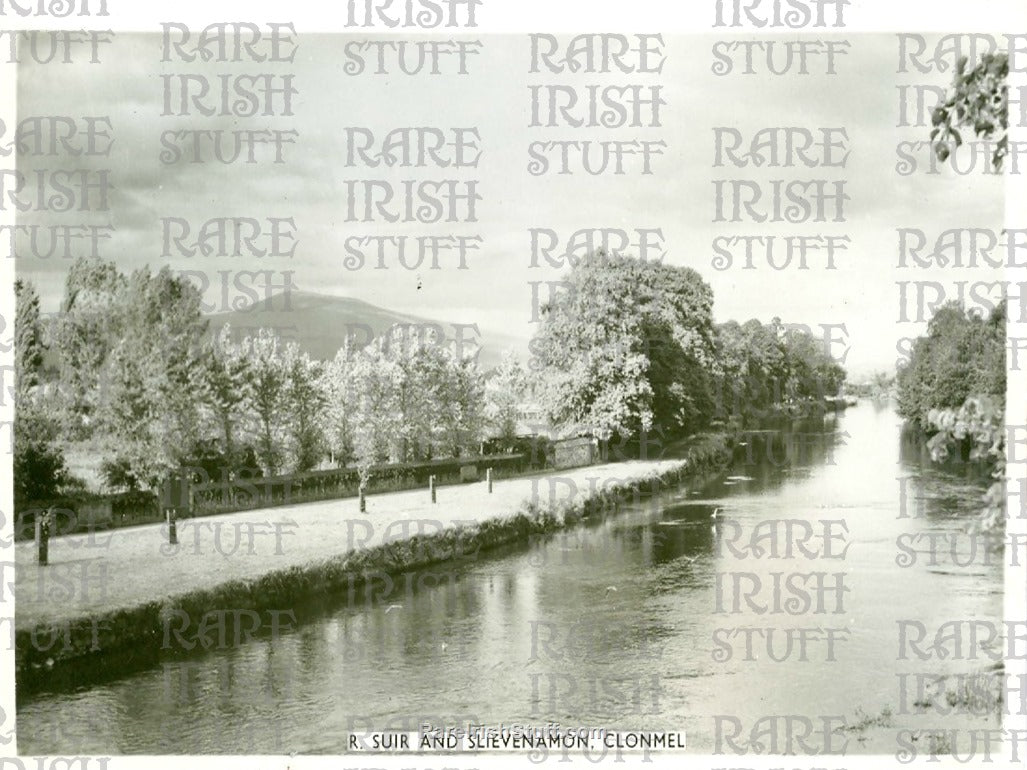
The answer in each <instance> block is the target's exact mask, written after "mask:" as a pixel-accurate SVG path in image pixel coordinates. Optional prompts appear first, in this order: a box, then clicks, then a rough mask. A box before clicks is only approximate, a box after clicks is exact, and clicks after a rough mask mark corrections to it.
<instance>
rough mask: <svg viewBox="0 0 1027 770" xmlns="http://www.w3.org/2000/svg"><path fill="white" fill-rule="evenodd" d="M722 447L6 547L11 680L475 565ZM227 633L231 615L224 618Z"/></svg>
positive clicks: (719, 443) (721, 452) (653, 485)
mask: <svg viewBox="0 0 1027 770" xmlns="http://www.w3.org/2000/svg"><path fill="white" fill-rule="evenodd" d="M729 446H730V445H729V441H728V440H727V439H726V438H725V437H723V436H709V437H704V438H702V439H700V440H699V441H697V442H696V443H695V445H693V446H692V447H691V448H690V449H689V450H688V451H687V452H686V453H685V454H684V456H683V458H682V459H678V460H653V461H629V462H621V463H611V464H606V465H598V466H588V467H584V468H577V469H574V470H570V471H563V472H560V473H548V474H539V475H536V476H532V477H521V478H517V479H511V480H505V481H498V482H496V483H495V485H494V492H493V493H492V494H489V493H488V490H487V486H486V484H485V482H478V483H475V484H468V485H463V486H459V487H443V488H440V489H439V490H438V496H437V503H436V504H432V503H431V501H430V497H429V493H428V490H426V489H424V490H416V491H411V492H397V493H391V494H383V495H377V496H371V497H369V498H368V499H367V511H366V513H360V511H359V508H358V502H357V500H355V499H347V500H334V501H326V502H320V503H309V504H305V505H298V506H289V507H282V508H275V509H264V510H258V511H249V512H245V513H235V514H226V515H222V516H211V517H204V518H202V519H191V520H184V521H182V522H180V523H179V528H178V545H177V546H172V545H169V543H168V533H167V529H166V527H164V526H162V525H147V526H140V527H132V528H126V529H121V530H116V531H113V532H104V533H95V534H92V535H71V536H66V537H61V538H56V539H55V540H53V541H52V542H51V547H50V566H47V567H40V566H39V565H37V564H36V563H35V545H34V544H33V543H24V544H20V545H18V546H17V547H16V553H15V558H16V565H17V581H16V585H15V598H16V615H15V635H16V659H17V667H18V671H19V674H21V673H24V672H26V671H35V672H40V671H46V670H48V669H50V668H51V667H53V666H56V665H58V664H60V663H61V662H64V661H68V660H71V659H75V658H82V657H85V656H100V657H106V656H108V655H110V654H111V653H115V652H118V651H121V650H125V651H138V650H139V648H140V647H154V648H157V649H160V648H161V646H162V645H163V644H164V642H165V640H166V636H167V633H166V632H167V630H168V627H169V622H170V621H171V620H175V621H176V622H177V621H178V620H180V619H182V618H189V619H192V622H193V623H194V624H195V623H198V622H199V619H200V618H203V617H204V616H205V615H206V614H209V613H214V612H218V611H226V612H227V611H230V612H234V613H240V612H243V613H246V612H263V611H287V608H289V607H292V606H294V605H295V604H296V603H298V602H300V601H302V600H304V599H305V598H309V597H316V596H319V595H325V594H328V593H332V592H341V591H353V590H354V589H355V588H356V587H359V586H361V585H363V584H366V583H368V582H369V581H373V580H374V579H376V578H377V577H380V576H382V575H389V574H396V573H401V572H406V571H410V570H414V569H418V568H423V567H426V566H429V565H432V564H437V563H443V562H447V561H450V560H454V559H466V558H475V557H476V556H477V555H478V554H479V553H481V552H483V551H486V550H488V549H490V548H495V547H497V546H500V545H503V544H507V543H512V542H517V541H524V540H527V539H529V538H530V537H531V536H533V535H539V534H544V533H546V532H551V531H555V530H558V529H560V528H562V527H565V526H568V525H570V524H573V523H574V522H576V521H578V520H580V519H581V518H582V517H584V516H588V515H590V514H591V513H593V512H596V511H599V510H605V509H609V508H612V507H613V506H615V505H616V503H617V502H618V501H620V500H623V499H625V498H632V497H633V498H641V497H643V496H646V495H649V494H652V493H655V492H657V491H659V490H660V489H662V488H665V487H668V486H670V485H673V484H675V483H679V482H681V481H683V480H685V479H686V478H690V477H692V476H693V475H698V474H701V473H704V472H709V471H710V470H712V469H714V468H716V467H718V466H719V465H722V464H723V463H725V462H726V461H727V460H728V459H729V457H730V449H729ZM236 620H237V621H238V617H237V618H236Z"/></svg>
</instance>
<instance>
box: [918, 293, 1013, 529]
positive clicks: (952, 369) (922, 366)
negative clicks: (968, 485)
mask: <svg viewBox="0 0 1027 770" xmlns="http://www.w3.org/2000/svg"><path fill="white" fill-rule="evenodd" d="M1005 321H1006V316H1005V305H1004V304H999V305H998V306H996V307H995V309H994V310H993V311H992V312H991V314H990V315H989V316H988V317H987V318H982V317H981V316H980V315H978V314H975V313H971V312H967V311H966V310H965V309H964V308H963V307H962V306H961V305H959V304H958V303H956V302H950V303H947V304H946V305H943V306H942V307H941V308H939V309H938V311H937V312H936V313H935V314H934V316H933V317H932V318H931V320H930V322H929V323H928V325H927V333H926V334H925V335H924V336H922V337H919V338H917V339H916V340H915V341H914V343H913V347H912V352H911V355H910V360H909V362H908V363H907V364H906V365H905V366H903V367H902V368H900V369H899V373H898V393H899V413H900V414H901V415H902V416H903V417H905V418H906V419H907V420H909V421H910V422H912V423H914V424H916V425H918V426H919V427H920V428H921V429H922V430H924V431H925V432H927V433H929V434H931V438H930V439H929V441H928V447H929V449H930V451H931V455H932V458H933V459H935V460H938V461H940V460H943V459H945V457H946V456H947V455H948V454H949V453H950V452H951V451H952V450H953V449H954V448H955V447H957V446H959V445H965V444H969V447H970V459H972V460H982V461H984V462H986V463H987V464H988V465H989V466H990V468H991V474H992V478H993V480H994V481H993V483H992V484H991V486H990V487H989V489H988V491H987V492H986V494H985V500H984V510H983V511H982V513H981V525H982V527H983V528H984V529H986V530H990V529H997V528H999V526H1000V524H1001V523H1002V522H1003V517H1004V513H1005V491H1006V490H1005V424H1004V415H1005V392H1006V368H1005V360H1006V359H1005V345H1006V332H1005V327H1006V323H1005Z"/></svg>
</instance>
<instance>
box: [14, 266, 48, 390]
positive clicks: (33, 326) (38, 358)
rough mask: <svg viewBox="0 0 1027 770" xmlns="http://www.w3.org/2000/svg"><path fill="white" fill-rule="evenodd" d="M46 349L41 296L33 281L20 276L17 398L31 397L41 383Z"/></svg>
mask: <svg viewBox="0 0 1027 770" xmlns="http://www.w3.org/2000/svg"><path fill="white" fill-rule="evenodd" d="M44 351H45V345H44V344H43V330H42V325H41V323H40V318H39V295H38V294H37V293H36V289H35V287H34V286H33V285H32V284H31V283H27V282H25V281H22V280H21V279H20V278H18V279H16V280H15V281H14V373H15V388H16V390H15V399H16V400H17V401H20V400H22V399H26V398H28V396H29V394H30V393H31V392H32V391H33V390H34V389H35V388H36V387H37V386H38V385H39V384H40V371H41V370H42V368H43V353H44Z"/></svg>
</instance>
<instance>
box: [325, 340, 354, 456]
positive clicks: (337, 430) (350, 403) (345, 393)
mask: <svg viewBox="0 0 1027 770" xmlns="http://www.w3.org/2000/svg"><path fill="white" fill-rule="evenodd" d="M354 355H355V354H354V351H353V349H352V348H351V347H350V343H349V340H348V339H347V340H346V342H345V343H344V344H343V346H342V347H341V348H340V349H339V351H338V352H337V353H336V354H335V358H333V359H332V360H331V361H329V362H328V363H327V364H326V365H325V367H324V370H323V372H322V384H321V388H322V390H323V391H324V394H325V412H324V422H325V441H326V443H327V447H328V451H329V453H330V454H331V456H332V460H333V462H334V463H335V464H336V465H337V466H339V467H345V466H346V465H348V464H349V463H351V462H352V461H353V460H355V459H356V447H355V445H354V424H353V422H354V414H355V410H356V407H357V398H356V393H355V392H354V372H353V356H354Z"/></svg>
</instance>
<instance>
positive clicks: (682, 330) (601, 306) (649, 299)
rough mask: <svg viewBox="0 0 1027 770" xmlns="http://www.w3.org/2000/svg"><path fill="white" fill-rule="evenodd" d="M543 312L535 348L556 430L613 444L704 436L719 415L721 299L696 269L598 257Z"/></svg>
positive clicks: (578, 269) (576, 271) (582, 264)
mask: <svg viewBox="0 0 1027 770" xmlns="http://www.w3.org/2000/svg"><path fill="white" fill-rule="evenodd" d="M564 285H565V291H564V292H563V293H562V294H560V295H558V296H557V297H556V298H554V300H553V301H552V302H551V303H549V304H548V305H547V306H545V307H544V308H543V309H542V315H543V318H542V324H541V327H540V328H539V330H538V331H537V333H536V334H535V337H534V338H533V339H532V342H531V351H532V354H533V365H534V366H533V368H534V369H535V370H536V371H537V373H538V374H539V375H540V378H541V380H542V382H543V387H542V399H543V402H544V405H545V407H546V409H547V411H548V412H549V415H550V418H551V419H552V420H553V421H554V422H556V423H557V424H562V425H565V426H570V425H574V424H578V425H581V426H587V429H588V430H589V432H590V433H592V435H594V436H596V437H597V438H599V439H600V440H608V439H609V438H611V437H612V436H613V435H614V434H619V435H623V436H631V435H637V434H638V433H640V432H644V431H650V430H652V429H654V427H655V428H657V429H658V430H660V431H661V432H663V433H664V435H668V436H673V435H675V434H686V433H689V432H692V431H695V430H697V429H699V428H701V427H702V426H703V425H705V424H706V422H707V421H708V419H709V416H710V414H711V412H712V409H713V402H712V395H711V384H712V382H711V372H712V370H713V363H714V350H713V321H712V304H713V294H712V292H711V291H710V288H709V286H708V285H707V284H706V283H705V282H703V281H702V279H701V278H700V276H699V274H698V273H696V272H695V271H694V270H691V269H688V268H679V267H671V266H668V265H663V264H660V263H654V262H643V261H641V260H637V259H632V258H629V257H623V256H619V255H608V254H606V253H604V252H601V251H600V252H597V253H595V254H592V255H589V256H587V257H585V258H583V259H581V260H579V262H578V264H577V265H575V266H574V267H573V269H572V270H571V272H570V274H569V275H568V276H567V277H566V279H565V281H564Z"/></svg>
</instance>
